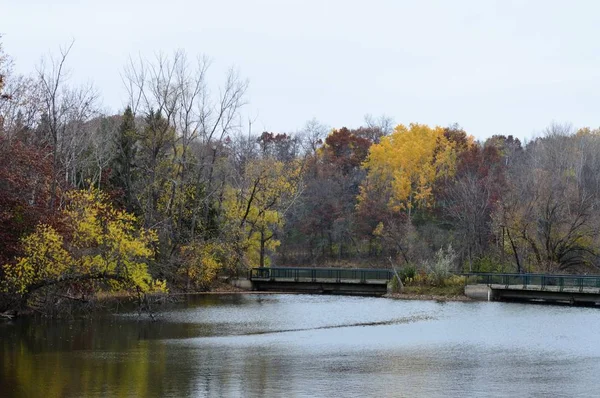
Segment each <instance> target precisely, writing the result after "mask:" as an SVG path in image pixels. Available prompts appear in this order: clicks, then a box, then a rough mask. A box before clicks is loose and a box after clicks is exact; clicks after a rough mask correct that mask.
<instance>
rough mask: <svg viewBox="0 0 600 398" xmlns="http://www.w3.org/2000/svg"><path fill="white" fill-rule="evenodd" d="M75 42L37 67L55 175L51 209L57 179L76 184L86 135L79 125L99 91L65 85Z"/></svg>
mask: <svg viewBox="0 0 600 398" xmlns="http://www.w3.org/2000/svg"><path fill="white" fill-rule="evenodd" d="M73 44H74V42H71V43H70V44H69V46H67V47H65V48H61V49H60V55H59V56H58V57H54V56H50V59H49V63H47V62H46V60H45V59H43V60H42V62H41V64H40V66H39V67H38V69H37V73H38V79H39V82H40V96H41V100H42V106H41V112H42V114H43V115H44V116H45V119H44V120H45V123H44V125H43V126H44V131H43V133H44V136H45V139H46V140H47V142H48V144H49V145H50V147H51V148H52V149H51V150H52V168H53V173H54V177H53V180H52V184H51V189H50V195H51V201H50V208H51V209H55V208H56V192H57V187H58V183H59V181H58V179H59V178H60V175H61V174H62V175H64V181H66V182H67V183H70V184H72V185H77V183H78V182H81V181H78V180H77V167H78V166H79V164H78V162H79V160H80V156H81V155H82V153H83V151H84V150H85V149H86V143H87V137H86V136H85V134H84V133H85V130H83V129H82V125H83V124H84V123H85V122H86V121H87V120H89V119H90V117H91V116H92V115H94V114H95V113H96V109H95V102H96V100H97V97H98V94H97V92H96V90H95V88H94V87H93V85H91V84H89V85H86V86H82V87H78V88H72V87H69V86H67V79H68V74H69V73H68V71H67V70H66V65H65V64H66V60H67V57H68V55H69V53H70V51H71V49H72V48H73Z"/></svg>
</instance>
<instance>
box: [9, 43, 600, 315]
mask: <svg viewBox="0 0 600 398" xmlns="http://www.w3.org/2000/svg"><path fill="white" fill-rule="evenodd" d="M69 51H70V47H69V48H65V49H63V50H62V51H61V52H60V54H59V56H58V57H55V58H50V59H47V60H46V62H45V63H42V64H40V66H39V67H38V68H37V69H36V73H35V75H33V76H20V75H16V74H14V73H13V71H12V63H11V60H10V58H9V57H8V56H7V55H5V54H4V53H2V52H0V76H1V78H0V79H1V80H0V95H1V96H2V97H1V99H0V159H2V160H1V162H0V209H1V210H0V264H2V268H1V270H0V279H1V287H0V288H1V290H2V291H3V292H4V293H3V294H4V298H5V301H10V300H13V299H14V300H16V299H18V300H20V302H21V303H23V302H25V301H26V300H29V301H31V300H34V299H35V300H39V298H40V297H41V296H44V297H49V292H50V293H52V295H50V296H52V297H54V298H53V300H56V297H62V298H63V299H64V300H75V299H80V298H82V297H86V296H89V295H93V294H95V293H97V292H98V291H101V290H111V291H114V290H118V291H130V292H135V293H136V294H144V293H145V292H149V291H156V290H158V291H164V290H166V289H167V286H170V287H171V288H177V289H189V290H198V289H207V288H209V287H210V286H211V284H212V283H213V282H214V281H215V280H216V279H217V277H218V276H219V275H236V274H245V272H246V271H247V269H248V268H249V267H253V266H267V265H270V264H277V265H336V264H337V265H348V266H356V265H361V266H378V267H382V266H383V267H387V266H390V265H394V266H398V267H416V268H432V269H433V268H436V267H439V266H441V265H443V266H444V267H446V268H448V267H449V268H452V269H454V270H473V271H500V270H502V271H514V272H593V271H594V270H595V269H596V268H597V266H598V265H599V262H598V250H597V247H598V243H599V242H598V240H599V236H598V231H599V228H600V219H598V209H597V207H598V204H599V200H600V177H598V176H599V175H600V173H599V171H600V155H599V154H600V151H599V149H600V131H598V130H590V129H581V130H579V131H572V130H571V129H570V128H568V127H565V126H556V125H555V126H552V127H550V128H549V129H548V131H547V134H545V135H544V136H543V137H542V138H538V139H535V140H533V141H531V142H529V143H528V144H527V145H526V146H525V147H523V146H522V144H521V142H520V141H519V140H518V139H515V138H513V137H512V136H510V135H509V136H494V137H491V138H489V139H488V140H486V141H485V142H476V141H475V140H474V139H473V137H471V136H469V135H468V134H467V133H466V132H465V131H463V130H462V129H461V128H460V127H459V126H450V127H447V128H441V127H429V126H426V125H420V124H411V125H409V126H403V125H398V126H395V127H394V126H393V125H392V123H391V122H390V121H389V120H388V119H386V118H381V119H379V120H373V119H368V120H366V123H365V126H364V127H361V128H358V129H347V128H339V129H333V130H330V129H328V128H326V127H324V126H323V125H321V124H319V123H318V122H316V121H311V122H309V123H307V125H306V126H305V128H304V129H303V130H301V131H300V132H298V133H296V134H288V133H270V132H264V133H262V134H254V133H253V132H252V131H251V130H250V127H248V128H246V127H242V126H241V125H242V123H240V110H241V109H242V107H243V106H244V105H245V98H246V90H247V87H248V84H247V82H246V81H245V80H243V79H241V78H240V77H239V76H238V74H237V73H236V72H235V71H233V70H231V71H229V73H228V74H227V75H226V76H225V79H224V81H223V83H222V85H220V86H219V88H212V89H211V88H210V87H211V85H210V84H209V81H208V78H207V76H208V71H209V68H208V66H209V62H208V60H207V59H205V58H199V59H195V60H191V59H189V58H188V57H187V56H186V55H185V53H183V52H176V53H175V54H173V55H172V56H170V57H164V56H159V57H157V58H156V59H154V60H152V61H149V60H145V59H139V60H137V61H131V62H130V63H129V64H128V65H126V67H125V68H124V72H123V81H124V83H125V86H126V88H127V91H128V98H126V99H125V100H126V102H127V103H128V104H129V105H128V106H127V107H126V109H125V110H124V112H123V113H122V114H120V115H105V114H103V113H102V112H101V111H100V108H99V106H98V94H97V91H96V90H95V88H94V87H93V86H92V85H84V86H73V85H71V84H69V80H68V76H69V71H68V67H67V63H68V53H69ZM249 130H250V131H249ZM165 281H166V282H165ZM12 303H13V304H14V302H12Z"/></svg>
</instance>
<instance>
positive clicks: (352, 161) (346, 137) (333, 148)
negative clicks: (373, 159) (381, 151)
mask: <svg viewBox="0 0 600 398" xmlns="http://www.w3.org/2000/svg"><path fill="white" fill-rule="evenodd" d="M370 147H371V141H369V140H368V139H366V138H363V137H359V136H358V135H356V134H354V132H353V131H351V130H348V129H347V128H346V127H342V128H341V129H339V130H335V131H334V132H333V133H331V134H329V136H328V137H327V138H326V139H325V146H324V158H325V160H326V161H327V162H328V163H330V164H332V165H333V166H334V167H336V168H339V169H340V170H341V171H342V173H343V174H344V175H345V174H348V173H349V172H350V171H352V170H354V169H357V168H358V167H360V165H361V164H362V162H364V160H365V159H366V158H367V155H368V154H369V148H370Z"/></svg>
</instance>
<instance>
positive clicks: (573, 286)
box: [463, 273, 600, 305]
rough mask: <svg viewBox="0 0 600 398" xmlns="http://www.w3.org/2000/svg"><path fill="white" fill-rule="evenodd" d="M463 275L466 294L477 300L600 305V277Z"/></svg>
mask: <svg viewBox="0 0 600 398" xmlns="http://www.w3.org/2000/svg"><path fill="white" fill-rule="evenodd" d="M463 275H464V276H465V277H466V282H465V294H466V295H467V296H469V297H471V298H474V299H479V300H488V301H533V302H551V303H567V304H571V305H600V275H595V276H594V275H549V274H496V273H476V274H463Z"/></svg>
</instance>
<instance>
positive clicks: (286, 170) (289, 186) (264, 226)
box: [223, 159, 301, 266]
mask: <svg viewBox="0 0 600 398" xmlns="http://www.w3.org/2000/svg"><path fill="white" fill-rule="evenodd" d="M300 179H301V168H300V166H299V164H295V163H287V164H286V163H283V162H280V161H276V160H273V159H262V160H256V161H253V162H250V163H249V164H248V165H247V166H246V170H245V173H244V181H245V184H244V185H243V186H241V187H237V188H234V187H232V186H229V187H227V188H226V189H225V192H224V195H223V210H224V214H225V219H226V220H225V221H226V224H227V225H228V227H227V228H226V229H227V230H228V231H229V233H230V237H229V238H230V240H234V241H236V244H237V246H239V247H240V248H241V250H243V252H244V254H245V259H244V260H245V262H246V263H247V264H248V265H250V266H257V265H259V263H260V253H261V242H262V247H263V248H264V249H265V250H275V248H277V246H279V243H280V242H279V241H278V240H277V239H275V238H274V237H273V236H274V231H275V229H277V228H281V227H282V226H283V217H282V212H283V211H285V209H286V207H287V206H289V203H291V201H293V198H294V197H295V195H296V193H297V190H298V182H299V180H300Z"/></svg>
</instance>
